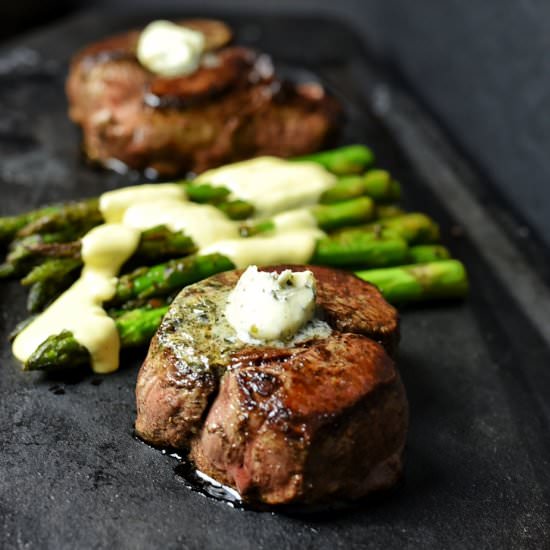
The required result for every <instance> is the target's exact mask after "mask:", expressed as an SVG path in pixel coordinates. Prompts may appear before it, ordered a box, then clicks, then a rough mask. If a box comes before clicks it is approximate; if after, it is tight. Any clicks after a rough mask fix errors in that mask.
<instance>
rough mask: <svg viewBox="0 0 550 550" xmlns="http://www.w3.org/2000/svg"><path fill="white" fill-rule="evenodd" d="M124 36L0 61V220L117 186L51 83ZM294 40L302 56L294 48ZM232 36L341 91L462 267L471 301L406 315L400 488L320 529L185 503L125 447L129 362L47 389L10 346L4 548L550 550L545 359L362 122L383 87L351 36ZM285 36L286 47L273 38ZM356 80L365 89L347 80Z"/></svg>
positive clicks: (317, 32)
mask: <svg viewBox="0 0 550 550" xmlns="http://www.w3.org/2000/svg"><path fill="white" fill-rule="evenodd" d="M133 22H134V20H133V19H130V18H129V17H126V18H124V19H118V20H115V19H112V18H105V17H102V16H100V15H98V16H95V17H87V18H83V19H78V20H74V21H72V22H68V23H67V24H66V25H65V26H62V27H58V28H56V29H54V30H52V31H51V32H50V33H47V34H44V35H42V36H39V37H36V38H35V39H34V40H32V41H27V43H26V44H27V46H29V47H32V48H33V50H32V51H35V52H39V55H40V56H41V61H42V62H41V63H38V64H33V55H34V54H32V53H30V52H29V51H25V50H14V49H11V48H10V49H8V50H5V51H3V52H1V54H0V121H1V126H0V161H1V162H0V192H1V196H2V200H1V202H0V212H1V213H8V212H14V211H18V210H21V209H24V208H28V207H30V206H32V205H36V204H39V203H42V202H44V201H48V200H53V199H59V198H65V197H76V196H80V195H83V194H85V195H93V194H96V193H98V192H100V191H101V190H103V189H106V188H110V187H113V186H114V185H116V184H117V183H121V182H124V183H128V181H129V178H125V177H121V176H116V175H114V174H109V173H106V172H96V171H93V170H91V169H89V168H87V167H85V166H84V165H83V164H82V163H81V162H80V159H79V156H78V151H79V140H78V134H77V132H76V130H75V128H73V127H72V126H71V124H70V123H69V122H68V120H67V119H66V115H65V109H66V105H65V101H64V98H63V77H64V74H65V71H66V61H67V59H68V56H69V54H70V52H72V51H73V50H74V49H75V48H77V47H78V46H80V45H82V44H84V43H86V42H87V41H89V40H91V39H94V38H98V37H100V36H102V35H104V34H105V33H108V32H110V31H111V30H113V29H114V28H117V27H118V28H123V27H125V26H128V25H130V24H132V23H133ZM304 26H305V27H306V28H307V29H308V33H309V37H310V38H309V43H308V48H307V49H305V48H301V49H297V48H296V45H297V44H300V42H297V41H298V40H299V37H300V36H301V32H302V30H303V28H304ZM239 28H240V30H241V31H242V34H243V35H244V36H248V37H249V38H253V37H256V39H257V40H259V42H260V43H261V44H263V45H264V46H265V47H267V48H268V49H269V50H271V51H273V52H274V53H275V54H276V55H277V57H278V58H279V60H281V59H282V60H284V61H286V62H287V64H290V65H293V66H297V67H302V66H305V67H308V68H310V69H312V70H314V71H315V72H317V73H318V74H321V75H322V76H324V77H325V78H327V80H329V81H333V82H338V84H339V89H338V91H339V92H340V93H343V94H344V95H345V97H346V104H347V107H348V112H349V115H350V121H349V124H348V126H347V128H346V132H345V134H344V136H343V139H344V140H351V139H353V140H361V141H366V142H368V143H372V144H373V146H374V149H375V152H376V153H377V156H378V157H379V159H380V164H381V165H382V166H385V167H388V168H390V169H391V170H392V172H393V173H394V174H395V175H396V176H397V177H398V178H399V179H400V180H401V181H402V182H403V183H404V186H405V190H406V199H407V201H408V203H409V205H411V206H417V207H421V208H422V209H423V210H425V211H427V212H429V213H431V214H432V215H434V216H435V217H436V218H437V219H438V220H440V221H441V222H442V227H443V232H444V237H445V240H446V242H447V243H448V244H449V245H450V246H451V248H452V249H453V251H454V252H455V253H456V254H457V255H458V256H459V257H461V258H462V259H463V260H464V261H465V262H466V263H467V265H468V268H469V271H470V275H471V281H472V295H471V297H470V298H469V300H468V301H467V302H465V303H462V304H447V305H444V306H434V307H426V308H417V309H411V310H408V311H404V312H403V342H402V347H401V352H400V357H399V364H400V368H401V371H402V374H403V378H404V380H405V384H406V387H407V391H408V395H409V400H410V405H411V430H410V437H409V446H408V460H407V476H406V482H405V484H404V485H403V486H402V487H400V488H399V489H398V490H397V491H396V492H394V493H393V494H390V495H387V496H386V497H385V498H383V499H381V500H379V501H376V502H372V503H368V504H364V505H361V506H359V507H357V508H354V509H351V510H347V511H343V512H339V513H332V514H326V515H324V516H320V517H310V518H308V517H290V516H285V515H278V514H270V513H256V512H245V511H239V510H234V509H232V508H230V507H228V506H227V505H225V504H223V503H219V502H216V501H213V500H210V499H206V498H205V497H203V496H202V495H199V494H196V493H193V492H191V491H190V490H189V489H188V488H187V487H185V486H184V484H183V483H182V481H181V479H179V478H178V477H177V476H175V475H174V472H173V468H174V467H175V466H176V464H177V461H176V460H175V459H173V458H171V457H168V456H166V455H163V454H161V453H160V452H159V451H157V450H154V449H151V448H149V447H147V446H146V445H144V444H142V443H140V442H139V441H137V440H135V439H134V438H133V437H132V423H133V419H134V414H135V410H134V397H133V385H134V383H135V377H136V366H137V364H138V363H139V358H138V357H135V356H133V357H129V356H127V357H125V358H124V360H123V368H122V369H121V370H120V371H119V372H117V373H115V374H114V375H111V376H106V377H103V378H98V377H96V376H93V375H91V374H84V375H83V377H82V378H81V379H79V380H66V379H52V378H46V377H43V376H41V375H36V374H23V373H21V372H20V371H19V369H18V367H17V365H16V363H15V361H14V360H13V359H12V357H11V355H10V351H9V346H8V345H7V344H4V345H3V346H2V348H1V352H0V418H1V419H2V423H1V424H0V449H1V454H0V547H2V548H56V549H57V548H132V549H136V548H157V547H158V548H161V547H167V548H182V547H183V548H224V549H231V548H240V549H247V548H251V549H252V548H266V549H267V548H320V547H328V548H346V549H348V548H380V547H387V548H434V549H436V548H476V549H477V548H542V547H545V546H547V545H548V544H549V543H550V520H549V502H550V494H549V493H550V474H549V472H550V470H549V468H548V456H549V443H548V442H549V441H550V439H549V437H548V436H549V435H550V433H549V432H550V426H549V424H548V421H549V416H548V414H547V410H546V408H545V407H547V406H548V405H546V400H545V397H546V396H547V395H549V393H548V389H549V388H550V385H549V382H550V376H549V373H548V369H547V366H548V363H549V358H550V353H549V350H548V347H547V346H545V344H544V342H543V341H542V340H541V339H540V338H539V337H538V336H537V333H536V332H535V331H534V330H533V328H532V326H531V325H530V324H529V322H528V320H527V318H526V316H525V315H524V312H522V311H521V310H519V309H518V308H517V307H516V306H515V305H514V302H513V300H512V299H511V298H510V296H509V294H508V293H507V292H506V290H505V289H504V288H503V287H502V286H501V284H500V282H499V280H498V278H496V277H495V276H494V274H493V272H492V271H491V269H490V267H489V266H488V264H487V263H486V262H485V261H484V260H483V259H482V257H481V256H480V255H479V254H478V253H477V251H476V249H475V247H474V246H473V245H472V243H471V241H470V239H469V238H468V237H467V236H463V237H455V238H452V237H451V236H450V235H451V229H452V227H453V226H455V224H456V223H457V222H458V221H459V220H456V219H453V218H452V217H450V216H449V214H448V209H447V207H446V206H445V204H444V201H443V202H441V201H440V200H438V199H436V198H435V196H434V195H433V194H432V193H431V192H430V190H429V188H428V187H426V186H425V185H424V184H423V183H422V182H421V181H419V180H418V177H417V173H418V172H419V171H420V168H421V167H416V168H415V167H412V166H410V165H409V164H408V163H407V162H406V161H405V160H404V157H403V154H402V152H401V151H400V150H399V149H398V148H396V147H395V146H393V145H392V140H391V139H390V138H389V136H388V135H387V133H386V132H385V130H384V129H383V128H381V127H380V125H379V123H378V122H377V121H376V120H374V119H373V118H371V117H370V116H368V115H367V113H366V105H367V98H365V96H364V93H363V92H364V91H365V90H366V89H368V88H370V87H371V86H373V85H374V84H376V81H377V79H378V77H377V76H376V74H375V73H373V72H372V71H371V69H370V67H369V66H368V65H366V64H365V63H366V62H365V61H364V60H363V59H362V58H358V57H357V55H358V51H359V48H358V46H357V43H356V42H354V39H353V37H352V36H350V34H349V33H348V32H347V31H346V29H345V28H341V27H338V26H333V25H328V26H327V25H326V24H323V23H322V22H312V23H310V24H309V25H306V24H305V23H304V22H297V21H295V20H284V19H283V20H274V19H269V20H267V19H265V20H264V19H261V18H254V19H247V18H240V19H239ZM281 28H283V29H285V37H286V40H285V41H284V42H280V40H277V38H278V36H280V29H281ZM258 30H260V31H261V32H260V33H258V32H257V31H258ZM59 36H63V40H59ZM335 43H337V44H339V49H338V51H336V52H335V51H334V48H332V44H335ZM18 60H19V61H18ZM358 70H361V71H362V73H363V76H364V82H363V83H362V85H361V86H359V84H358V81H357V79H355V78H354V77H353V74H354V72H356V71H358ZM363 85H364V88H363ZM396 108H397V106H396ZM434 154H436V155H437V151H435V152H434ZM440 160H441V162H445V157H443V158H442V159H440ZM423 168H425V167H423ZM447 168H448V169H451V170H452V169H453V168H452V167H447ZM489 244H490V243H489ZM0 303H1V304H2V306H1V308H0V319H1V322H0V323H1V324H0V333H1V334H0V338H2V341H5V335H6V333H7V332H8V330H9V328H11V327H12V326H13V325H14V324H15V322H16V320H17V318H20V317H22V316H23V301H22V294H21V292H20V289H19V288H18V287H17V285H15V284H13V285H9V286H5V285H3V286H2V287H1V288H0ZM98 380H101V383H100V384H99V385H95V384H94V382H96V383H97V381H98ZM327 475H330V473H329V472H327Z"/></svg>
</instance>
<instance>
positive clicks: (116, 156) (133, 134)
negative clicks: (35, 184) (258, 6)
mask: <svg viewBox="0 0 550 550" xmlns="http://www.w3.org/2000/svg"><path fill="white" fill-rule="evenodd" d="M182 24H185V26H188V27H190V28H193V29H195V30H199V31H201V32H203V33H204V35H205V43H206V51H207V54H206V56H205V57H204V58H203V63H202V65H201V66H200V67H199V69H198V70H197V71H195V72H193V73H191V74H189V75H186V76H179V77H170V78H167V77H161V76H158V75H155V74H153V73H151V72H150V71H149V70H147V69H146V68H145V67H143V66H142V65H141V64H140V63H139V61H138V60H137V57H136V53H135V52H136V47H137V42H138V39H139V32H138V31H130V32H127V33H125V34H121V35H118V36H114V37H111V38H107V39H105V40H103V41H100V42H97V43H94V44H91V45H90V46H88V47H87V48H85V49H84V50H82V51H81V52H80V53H78V54H77V55H76V56H75V57H74V59H73V61H72V64H71V68H70V72H69V78H68V80H67V96H68V99H69V105H70V108H69V115H70V117H71V119H72V120H73V121H74V122H76V123H77V124H79V125H80V126H81V127H82V130H83V140H84V151H85V153H86V155H87V156H88V158H89V159H90V160H92V161H94V162H98V163H101V164H104V165H106V166H112V165H113V164H114V163H118V164H120V163H123V164H124V165H126V166H127V167H129V168H132V169H137V170H144V169H146V168H151V169H153V170H155V171H156V172H157V173H158V174H159V175H161V176H171V175H175V174H184V173H185V172H187V171H193V172H197V173H198V172H202V171H204V170H206V169H207V168H211V167H214V166H219V165H221V164H225V163H229V162H234V161H237V160H242V159H245V158H250V157H253V156H259V155H275V156H280V157H290V156H296V155H302V154H307V153H311V152H313V151H316V150H318V149H320V148H322V147H323V146H324V145H325V144H326V143H327V140H328V139H329V138H330V136H331V134H332V133H333V132H334V130H335V129H336V127H337V125H338V120H339V118H340V109H339V107H338V105H337V103H336V101H335V100H334V99H333V98H331V97H328V96H327V95H326V94H325V93H324V90H323V89H322V88H321V87H320V86H319V85H318V84H301V85H294V84H291V83H289V82H285V81H281V80H279V79H278V78H277V77H276V76H275V75H274V74H273V67H272V66H271V62H270V60H269V58H268V57H267V56H266V55H262V54H259V53H257V52H255V51H252V50H250V49H247V48H242V47H237V46H227V43H228V42H229V40H230V39H231V30H230V29H229V28H228V27H227V26H226V25H225V24H223V23H221V22H219V21H213V20H187V21H183V22H182Z"/></svg>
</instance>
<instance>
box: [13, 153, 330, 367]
mask: <svg viewBox="0 0 550 550" xmlns="http://www.w3.org/2000/svg"><path fill="white" fill-rule="evenodd" d="M197 179H198V181H199V182H200V181H204V182H209V183H211V184H214V185H223V186H227V187H228V188H230V190H231V191H232V194H233V195H234V196H235V198H241V199H244V200H248V201H249V202H251V203H252V204H253V205H254V207H255V211H256V213H257V215H259V216H260V217H261V216H268V215H270V214H271V213H278V214H277V215H275V216H273V218H272V219H273V221H274V222H275V223H274V225H275V229H274V230H273V231H271V232H270V233H269V234H266V235H258V236H256V237H250V238H242V237H240V236H239V227H240V225H241V223H242V222H234V221H231V220H229V219H228V218H226V217H225V215H224V214H223V213H222V212H221V211H220V210H218V209H217V208H215V207H213V206H210V205H201V204H196V203H191V202H189V201H188V200H187V196H186V193H185V189H184V186H183V185H179V184H172V183H167V184H152V185H140V186H133V187H126V188H124V189H120V190H114V191H109V192H107V193H104V194H103V195H102V196H101V197H100V201H99V205H100V206H99V207H100V210H101V212H102V215H103V217H104V219H105V221H106V223H105V224H104V225H101V226H98V227H96V228H94V229H92V230H91V231H90V232H89V233H88V234H87V235H85V236H84V237H83V239H82V259H83V263H84V267H83V270H82V275H81V277H80V279H79V280H78V281H77V282H76V283H75V284H74V285H73V286H72V287H71V288H69V289H68V290H67V291H66V292H65V293H63V294H62V295H61V296H60V297H59V298H58V299H57V300H56V301H55V302H54V303H53V304H52V305H50V306H49V307H48V308H47V309H46V310H45V311H44V312H43V313H42V314H41V315H40V316H39V317H37V318H36V319H35V320H34V321H33V322H32V323H30V324H29V325H28V326H27V327H26V328H25V329H24V330H23V331H22V332H21V333H20V334H19V335H18V336H17V338H16V339H15V340H14V342H13V353H14V355H15V356H16V357H17V358H18V359H19V360H20V361H23V362H24V361H26V360H27V359H28V358H29V357H30V355H31V354H32V353H33V352H34V351H35V350H36V348H37V347H38V346H39V345H40V344H41V343H42V342H44V340H46V338H47V337H48V336H50V335H53V334H58V333H60V332H61V331H63V330H69V331H71V332H72V333H73V335H74V337H75V339H76V340H77V341H78V342H79V343H80V344H82V345H83V346H85V347H86V348H87V349H88V350H89V352H90V355H91V358H92V368H93V370H94V371H95V372H99V373H107V372H112V371H114V370H116V369H117V368H118V362H119V357H118V356H119V348H120V343H119V337H118V334H117V331H116V325H115V322H114V320H112V319H111V318H110V317H109V316H108V315H107V314H106V312H105V310H104V309H103V308H102V303H103V302H105V301H107V300H109V299H110V298H112V297H113V295H114V292H115V289H116V281H117V278H116V276H117V274H118V271H119V270H120V267H121V266H122V264H123V263H124V262H125V261H126V260H127V259H128V258H129V257H130V256H131V255H132V254H133V253H134V252H135V250H136V248H137V246H138V244H139V238H140V233H141V231H142V230H145V229H148V228H151V227H154V226H157V225H161V224H163V225H166V226H168V227H169V228H170V229H172V230H173V231H178V230H183V231H185V233H186V234H188V235H189V236H190V237H191V238H192V239H193V241H194V242H195V244H196V245H197V247H198V249H199V254H211V253H214V252H219V253H221V254H224V255H225V256H227V257H228V258H229V259H230V260H231V261H232V262H233V263H234V264H235V265H236V266H237V267H239V268H245V267H247V266H249V265H251V264H257V265H274V264H279V263H291V264H303V263H306V262H307V261H308V260H309V259H310V258H311V257H312V255H313V252H314V249H315V244H316V242H317V240H318V239H319V238H322V237H323V236H324V233H323V232H322V231H321V230H319V229H318V228H317V227H316V223H315V219H314V217H313V215H312V214H311V213H310V212H309V210H308V209H307V208H304V207H306V206H308V205H311V204H314V203H315V202H317V201H318V199H319V196H320V194H321V193H322V192H323V191H324V190H326V189H328V188H329V187H331V186H332V185H333V184H334V181H335V180H334V176H332V175H331V174H329V173H328V172H326V171H325V170H324V169H323V168H321V167H319V166H317V165H315V164H313V163H308V162H304V163H294V162H292V163H291V162H288V161H284V160H281V159H276V158H269V157H263V158H260V159H253V160H250V161H246V162H240V163H237V164H234V165H229V166H226V167H224V168H219V169H216V170H213V171H209V172H206V173H205V174H204V175H203V176H200V177H199V178H197ZM291 208H294V210H291V211H288V212H286V211H285V210H289V209H291Z"/></svg>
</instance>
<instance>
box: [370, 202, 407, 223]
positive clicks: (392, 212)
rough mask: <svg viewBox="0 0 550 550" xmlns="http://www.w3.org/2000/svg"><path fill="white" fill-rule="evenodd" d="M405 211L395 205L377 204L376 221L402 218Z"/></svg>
mask: <svg viewBox="0 0 550 550" xmlns="http://www.w3.org/2000/svg"><path fill="white" fill-rule="evenodd" d="M404 214H405V211H404V210H403V209H402V208H399V206H396V205H395V204H377V205H376V219H377V220H381V219H383V218H395V217H397V216H403V215H404Z"/></svg>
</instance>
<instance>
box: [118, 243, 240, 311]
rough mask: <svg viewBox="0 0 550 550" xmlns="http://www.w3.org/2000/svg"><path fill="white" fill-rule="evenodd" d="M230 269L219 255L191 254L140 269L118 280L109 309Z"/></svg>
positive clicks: (163, 292) (228, 261)
mask: <svg viewBox="0 0 550 550" xmlns="http://www.w3.org/2000/svg"><path fill="white" fill-rule="evenodd" d="M230 269H235V265H234V264H233V262H231V260H229V259H228V258H226V257H225V256H223V255H222V254H207V255H198V254H194V255H192V256H187V257H186V258H180V259H176V260H170V261H169V262H166V263H163V264H160V265H156V266H153V267H150V268H147V267H144V268H140V269H137V270H135V271H133V272H132V273H128V274H127V275H123V276H122V277H120V279H119V280H118V283H117V286H116V292H115V296H114V298H113V299H112V300H111V301H110V303H109V307H115V306H117V305H120V304H123V303H124V302H126V301H128V300H131V299H135V298H138V299H140V298H149V297H152V296H164V295H167V294H170V293H172V292H174V291H175V290H178V289H180V288H183V287H184V286H186V285H190V284H192V283H196V282H197V281H200V280H202V279H204V278H206V277H210V275H214V274H216V273H220V272H221V271H229V270H230Z"/></svg>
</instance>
